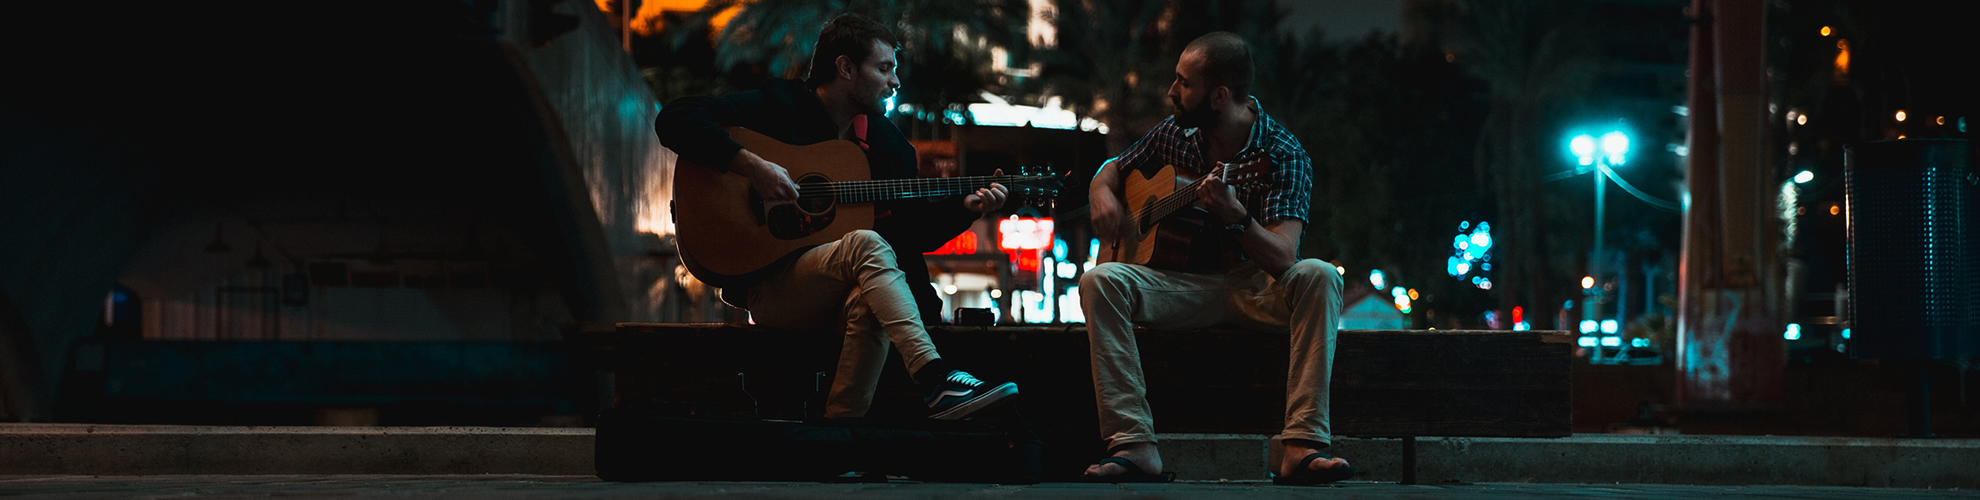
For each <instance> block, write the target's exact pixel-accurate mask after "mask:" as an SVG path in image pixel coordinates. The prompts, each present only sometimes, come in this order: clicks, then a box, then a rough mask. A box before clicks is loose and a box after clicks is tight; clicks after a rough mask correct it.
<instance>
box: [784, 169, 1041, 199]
mask: <svg viewBox="0 0 1980 500" xmlns="http://www.w3.org/2000/svg"><path fill="white" fill-rule="evenodd" d="M1052 178H1054V176H1049V175H1043V176H1026V175H1001V176H980V177H942V178H932V179H930V178H916V179H883V180H863V181H829V182H803V183H798V198H799V199H818V198H825V197H832V198H835V199H837V201H839V202H841V203H857V202H862V201H876V200H880V199H885V198H912V197H933V196H947V195H952V194H962V193H967V192H970V191H974V190H977V189H981V188H984V187H987V186H989V185H990V183H993V182H994V183H1002V184H1006V185H1009V186H1021V187H1023V188H1024V189H1025V190H1031V189H1039V188H1034V187H1031V185H1032V184H1033V183H1037V182H1039V181H1043V180H1046V179H1052Z"/></svg>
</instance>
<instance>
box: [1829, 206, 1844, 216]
mask: <svg viewBox="0 0 1980 500" xmlns="http://www.w3.org/2000/svg"><path fill="white" fill-rule="evenodd" d="M1841 213H1842V206H1841V205H1829V215H1837V214H1841Z"/></svg>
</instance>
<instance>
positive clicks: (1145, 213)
mask: <svg viewBox="0 0 1980 500" xmlns="http://www.w3.org/2000/svg"><path fill="white" fill-rule="evenodd" d="M1203 180H1204V178H1198V179H1196V181H1195V182H1191V183H1189V185H1187V186H1183V187H1182V189H1177V190H1176V192H1175V194H1171V195H1168V196H1164V197H1162V199H1160V200H1155V202H1154V203H1150V204H1148V206H1145V207H1141V211H1139V212H1136V213H1135V214H1134V221H1135V224H1137V225H1139V226H1141V231H1142V232H1144V233H1146V232H1148V230H1149V229H1150V228H1153V227H1155V223H1156V222H1159V221H1161V220H1162V218H1163V217H1168V216H1169V214H1172V213H1175V212H1176V211H1177V210H1181V209H1182V208H1183V207H1187V206H1189V205H1190V204H1191V203H1196V186H1197V185H1198V184H1202V183H1203Z"/></svg>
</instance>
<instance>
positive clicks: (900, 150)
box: [653, 79, 979, 323]
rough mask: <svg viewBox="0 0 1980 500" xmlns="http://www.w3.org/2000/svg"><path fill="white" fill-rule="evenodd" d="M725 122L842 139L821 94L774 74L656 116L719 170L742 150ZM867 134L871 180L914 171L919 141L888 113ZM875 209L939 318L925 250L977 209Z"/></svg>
mask: <svg viewBox="0 0 1980 500" xmlns="http://www.w3.org/2000/svg"><path fill="white" fill-rule="evenodd" d="M727 126H741V127H743V128H747V129H750V130H753V131H756V132H757V133H761V134H763V135H766V136H770V137H771V138H774V139H777V140H779V141H783V142H784V143H786V144H795V145H806V144H816V143H820V142H824V141H828V140H832V139H838V138H839V130H838V128H837V127H836V126H834V125H833V124H832V119H831V117H830V115H828V114H826V113H825V105H824V103H822V102H820V101H819V100H818V94H817V93H816V92H814V91H813V90H812V89H811V88H810V87H808V86H806V85H805V84H804V82H802V81H798V80H782V79H772V80H769V81H766V82H765V83H764V86H763V89H762V90H752V91H747V92H737V93H734V94H729V95H725V96H720V97H705V96H696V97H683V98H680V99H675V100H674V102H670V103H667V105H666V107H664V108H662V109H661V110H660V116H659V118H657V119H655V120H654V123H653V129H654V131H655V132H656V133H657V134H659V136H660V144H661V145H662V146H666V147H667V148H669V149H672V150H674V153H676V154H679V155H681V157H682V158H685V159H687V160H688V161H692V162H694V163H698V164H701V165H712V166H715V168H718V169H726V168H728V165H729V160H730V159H732V158H733V157H734V156H735V154H736V151H738V150H741V149H742V146H741V145H739V144H736V141H734V140H730V139H729V136H728V134H727V133H726V132H724V131H723V130H722V127H727ZM866 140H867V145H868V149H867V151H866V163H867V166H868V167H869V168H871V169H872V175H873V178H874V179H911V178H914V177H916V176H917V173H918V170H917V168H916V167H917V162H916V158H915V151H914V146H913V145H911V144H908V140H907V136H905V135H902V134H901V131H900V129H898V128H895V127H894V124H893V122H890V121H888V120H887V117H884V116H872V115H869V116H868V117H867V137H866ZM785 168H790V166H788V165H787V166H785ZM874 208H875V210H874V213H875V216H876V217H875V218H876V220H875V221H874V231H876V232H878V233H880V236H881V237H882V238H885V239H886V240H887V243H888V244H889V245H892V246H893V247H894V254H895V256H896V258H897V263H898V264H899V266H900V268H901V272H902V273H904V274H906V278H907V282H908V285H909V287H910V288H912V289H914V298H915V303H916V305H918V306H920V309H921V312H922V318H923V320H924V321H926V322H929V323H935V322H939V321H940V320H941V317H942V316H941V305H942V300H941V298H940V297H939V296H937V295H936V294H935V289H934V287H932V286H930V285H929V281H930V280H929V279H928V264H927V262H926V261H924V260H923V259H922V257H921V254H922V253H924V252H929V251H933V250H935V249H936V248H941V246H942V244H943V243H946V242H948V241H949V239H951V238H954V237H955V236H956V235H957V234H961V233H962V232H963V231H967V230H969V226H970V224H971V223H972V222H974V221H975V220H976V218H977V217H979V214H977V213H976V212H974V211H970V210H969V209H966V208H963V205H962V197H961V196H950V197H947V198H936V199H932V200H931V199H917V200H895V201H887V202H880V203H879V204H878V205H877V206H875V207H874Z"/></svg>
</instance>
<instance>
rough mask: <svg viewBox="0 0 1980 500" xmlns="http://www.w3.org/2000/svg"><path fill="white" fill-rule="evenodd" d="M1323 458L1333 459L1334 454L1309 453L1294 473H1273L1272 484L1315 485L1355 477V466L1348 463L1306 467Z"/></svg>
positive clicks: (1301, 460)
mask: <svg viewBox="0 0 1980 500" xmlns="http://www.w3.org/2000/svg"><path fill="white" fill-rule="evenodd" d="M1322 458H1325V459H1333V458H1334V456H1333V455H1328V454H1326V453H1320V452H1314V453H1313V454H1311V455H1307V456H1306V458H1303V459H1300V461H1299V468H1298V469H1296V470H1295V471H1294V472H1293V473H1292V474H1288V475H1284V476H1280V475H1276V474H1275V475H1273V476H1272V484H1277V485H1282V486H1313V485H1317V484H1327V483H1332V482H1335V481H1340V480H1343V479H1347V478H1351V477H1354V468H1353V467H1348V466H1346V465H1342V466H1339V467H1334V468H1332V469H1320V470H1313V469H1308V468H1306V466H1308V465H1313V461H1314V460H1319V459H1322Z"/></svg>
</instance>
